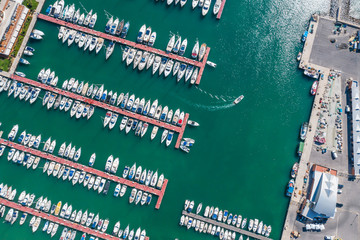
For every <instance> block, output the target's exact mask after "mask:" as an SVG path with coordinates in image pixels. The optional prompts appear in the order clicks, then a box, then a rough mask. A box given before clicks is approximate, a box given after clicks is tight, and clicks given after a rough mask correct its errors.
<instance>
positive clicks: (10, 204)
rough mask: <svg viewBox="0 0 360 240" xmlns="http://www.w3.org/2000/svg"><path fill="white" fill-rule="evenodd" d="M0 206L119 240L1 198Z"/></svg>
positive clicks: (104, 237)
mask: <svg viewBox="0 0 360 240" xmlns="http://www.w3.org/2000/svg"><path fill="white" fill-rule="evenodd" d="M0 204H2V205H4V206H7V207H10V208H13V209H16V210H18V211H21V212H25V213H28V214H31V215H33V216H36V217H40V218H41V219H45V220H48V221H51V222H53V223H57V224H59V225H62V226H65V227H68V228H71V229H75V230H77V231H79V232H85V233H87V234H90V235H93V236H96V237H98V238H101V239H120V238H118V237H115V236H111V235H109V234H106V233H104V232H100V231H96V230H94V229H91V228H89V227H86V226H83V225H80V224H77V223H74V222H71V221H68V220H66V219H62V218H59V217H56V216H54V215H50V214H47V213H45V212H40V211H38V210H36V209H33V208H30V207H27V206H22V205H20V204H17V203H15V202H12V201H9V200H6V199H3V198H0ZM145 239H147V240H148V239H150V238H149V237H145Z"/></svg>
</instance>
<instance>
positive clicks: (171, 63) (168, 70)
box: [164, 59, 174, 77]
mask: <svg viewBox="0 0 360 240" xmlns="http://www.w3.org/2000/svg"><path fill="white" fill-rule="evenodd" d="M173 66H174V61H173V60H172V59H169V61H167V63H166V66H165V70H164V76H165V77H167V76H169V74H170V73H171V70H172V68H173Z"/></svg>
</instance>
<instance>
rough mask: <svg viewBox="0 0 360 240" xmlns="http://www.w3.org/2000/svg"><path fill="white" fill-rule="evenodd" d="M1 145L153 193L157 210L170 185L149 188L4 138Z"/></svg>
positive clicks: (0, 139) (165, 180)
mask: <svg viewBox="0 0 360 240" xmlns="http://www.w3.org/2000/svg"><path fill="white" fill-rule="evenodd" d="M0 144H3V145H5V146H8V147H11V148H15V149H17V150H19V151H23V152H25V153H29V154H32V155H34V156H38V157H40V158H42V159H47V160H49V161H53V162H57V163H60V164H62V165H66V166H69V167H72V168H74V169H77V170H79V171H85V172H87V173H91V174H92V175H95V176H100V177H102V178H104V179H107V180H109V181H112V182H115V183H120V184H125V185H127V186H129V187H133V188H136V189H138V190H142V191H143V192H148V193H151V194H153V195H156V196H159V197H158V200H157V202H156V205H155V208H156V209H159V208H160V206H161V202H162V200H163V197H164V194H165V190H166V187H167V183H168V180H167V179H164V184H163V186H162V188H161V190H158V189H156V188H153V187H149V186H146V185H144V184H140V183H137V182H134V181H130V180H128V179H125V178H122V177H119V176H116V175H113V174H109V173H106V172H103V171H100V170H97V169H95V168H92V167H88V166H85V165H82V164H80V163H76V162H72V161H70V160H67V159H64V158H60V157H57V156H55V155H52V154H49V153H45V152H42V151H40V150H37V149H33V148H29V147H26V146H24V145H20V144H17V143H15V142H11V141H8V140H6V139H3V138H0Z"/></svg>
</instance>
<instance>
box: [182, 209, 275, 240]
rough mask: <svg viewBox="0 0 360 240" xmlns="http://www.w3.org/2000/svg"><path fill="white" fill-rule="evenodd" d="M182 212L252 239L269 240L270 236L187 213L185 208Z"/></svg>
mask: <svg viewBox="0 0 360 240" xmlns="http://www.w3.org/2000/svg"><path fill="white" fill-rule="evenodd" d="M182 214H183V215H184V216H188V217H191V218H193V219H196V220H199V221H202V222H205V223H208V224H212V225H213V226H220V227H221V228H223V229H228V230H230V231H232V232H236V233H239V234H243V235H246V236H249V237H251V238H253V239H259V240H270V239H271V238H268V237H265V236H261V235H258V234H256V233H254V232H250V231H246V230H244V229H241V228H237V227H234V226H231V225H228V224H226V223H221V222H218V221H215V220H213V219H210V218H206V217H203V216H200V215H197V214H195V213H191V212H190V213H189V212H187V211H185V210H183V211H182Z"/></svg>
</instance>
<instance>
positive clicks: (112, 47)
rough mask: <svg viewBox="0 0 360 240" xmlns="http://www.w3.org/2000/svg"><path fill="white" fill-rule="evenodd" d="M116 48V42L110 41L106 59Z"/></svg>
mask: <svg viewBox="0 0 360 240" xmlns="http://www.w3.org/2000/svg"><path fill="white" fill-rule="evenodd" d="M114 48H115V43H114V42H110V43H109V45H108V47H107V48H106V56H105V59H106V60H107V59H108V58H109V57H110V56H111V54H112V53H113V51H114Z"/></svg>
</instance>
